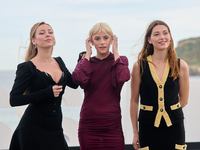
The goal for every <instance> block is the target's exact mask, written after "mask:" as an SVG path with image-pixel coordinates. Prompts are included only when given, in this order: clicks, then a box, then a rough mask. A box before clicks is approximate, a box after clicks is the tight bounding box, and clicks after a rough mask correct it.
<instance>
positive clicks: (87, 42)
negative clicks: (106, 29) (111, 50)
mask: <svg viewBox="0 0 200 150" xmlns="http://www.w3.org/2000/svg"><path fill="white" fill-rule="evenodd" d="M91 40H92V38H90V37H89V38H87V39H86V40H85V44H86V54H85V58H86V59H88V60H90V56H91V55H92V46H91V45H90V43H91Z"/></svg>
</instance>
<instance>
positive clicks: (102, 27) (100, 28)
mask: <svg viewBox="0 0 200 150" xmlns="http://www.w3.org/2000/svg"><path fill="white" fill-rule="evenodd" d="M97 32H104V33H107V34H109V35H110V36H113V32H112V29H111V28H110V26H109V25H108V24H107V23H105V22H99V23H97V24H95V25H94V26H93V27H92V29H91V30H90V32H89V37H92V36H93V35H95V34H96V33H97Z"/></svg>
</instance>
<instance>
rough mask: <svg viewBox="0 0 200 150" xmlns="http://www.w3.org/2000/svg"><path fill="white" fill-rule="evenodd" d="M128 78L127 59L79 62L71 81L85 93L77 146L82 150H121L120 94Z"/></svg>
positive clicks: (93, 59) (93, 58)
mask: <svg viewBox="0 0 200 150" xmlns="http://www.w3.org/2000/svg"><path fill="white" fill-rule="evenodd" d="M129 78H130V71H129V69H128V59H127V58H126V57H125V56H121V57H120V58H118V59H117V60H116V61H114V55H113V54H112V53H110V55H109V56H108V57H107V58H105V59H103V60H100V59H98V58H96V57H92V58H91V59H90V61H88V60H87V59H83V60H81V61H80V62H79V63H78V64H77V66H76V68H75V70H74V72H73V73H72V80H73V81H74V83H76V84H78V85H80V86H81V88H83V89H84V93H85V98H84V101H83V104H82V109H81V113H80V121H79V133H78V134H79V143H80V149H81V150H94V149H98V150H99V149H102V150H107V149H109V150H124V147H125V146H124V137H123V132H122V126H121V109H120V92H121V89H122V86H123V84H124V82H125V81H128V80H129Z"/></svg>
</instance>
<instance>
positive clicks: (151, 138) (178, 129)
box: [139, 118, 185, 150]
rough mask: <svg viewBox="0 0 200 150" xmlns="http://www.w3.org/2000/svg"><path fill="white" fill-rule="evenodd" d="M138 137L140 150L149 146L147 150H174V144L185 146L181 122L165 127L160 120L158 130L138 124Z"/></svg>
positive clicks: (163, 122)
mask: <svg viewBox="0 0 200 150" xmlns="http://www.w3.org/2000/svg"><path fill="white" fill-rule="evenodd" d="M139 137H140V146H141V148H143V147H146V146H149V150H176V149H175V144H179V145H185V129H184V125H183V121H181V122H179V123H176V124H174V125H172V126H170V127H167V126H166V123H165V121H164V119H163V118H162V120H161V124H160V126H159V128H157V127H154V126H152V125H148V124H144V123H140V124H139Z"/></svg>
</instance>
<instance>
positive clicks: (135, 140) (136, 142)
mask: <svg viewBox="0 0 200 150" xmlns="http://www.w3.org/2000/svg"><path fill="white" fill-rule="evenodd" d="M132 144H133V147H134V149H135V150H139V149H140V141H139V134H138V133H136V134H134V136H133V143H132Z"/></svg>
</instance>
